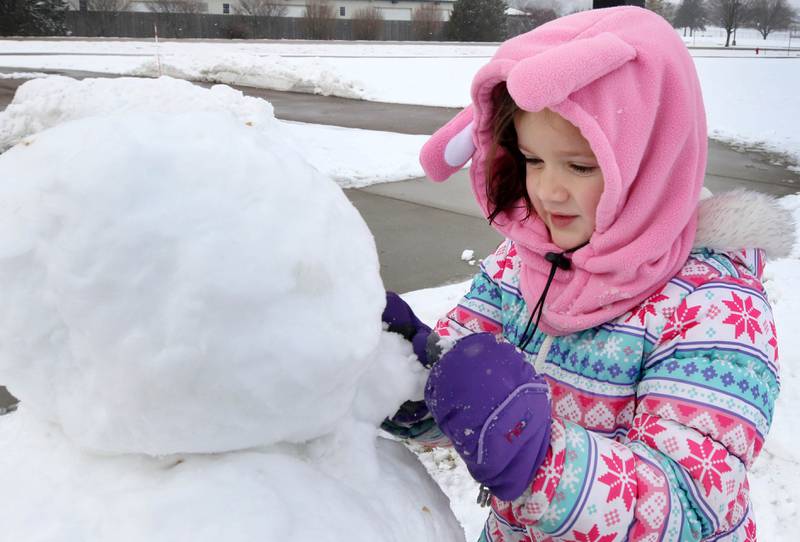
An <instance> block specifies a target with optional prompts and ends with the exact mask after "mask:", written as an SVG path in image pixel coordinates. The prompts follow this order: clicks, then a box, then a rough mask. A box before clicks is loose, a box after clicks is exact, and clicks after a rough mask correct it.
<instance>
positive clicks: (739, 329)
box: [722, 292, 763, 344]
mask: <svg viewBox="0 0 800 542" xmlns="http://www.w3.org/2000/svg"><path fill="white" fill-rule="evenodd" d="M722 302H723V303H724V304H725V306H726V307H728V308H729V309H730V310H731V314H730V316H728V317H727V318H726V319H725V320H723V321H722V323H723V324H730V325H732V326H734V332H735V333H736V338H737V339H738V338H739V337H740V336H741V335H742V333H745V332H747V336H748V337H750V342H751V343H753V344H755V342H756V333H763V332H762V331H761V326H760V325H759V324H758V317H759V316H761V311H760V310H758V309H757V308H755V307H754V306H753V298H752V297H750V296H745V298H744V299H742V298H741V297H739V296H738V295H736V292H731V301H727V300H723V301H722Z"/></svg>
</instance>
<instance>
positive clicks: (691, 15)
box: [672, 0, 708, 36]
mask: <svg viewBox="0 0 800 542" xmlns="http://www.w3.org/2000/svg"><path fill="white" fill-rule="evenodd" d="M707 22H708V10H707V9H706V5H705V4H704V3H703V1H702V0H683V1H682V2H681V4H680V5H679V6H678V9H677V10H675V15H674V16H673V18H672V26H674V27H675V28H683V35H684V36H685V35H686V29H687V28H688V29H689V35H690V36H691V35H692V34H694V31H695V30H705V28H706V23H707Z"/></svg>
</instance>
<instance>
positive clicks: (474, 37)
mask: <svg viewBox="0 0 800 542" xmlns="http://www.w3.org/2000/svg"><path fill="white" fill-rule="evenodd" d="M506 8H507V6H506V3H505V1H504V0H456V3H455V4H453V13H452V14H451V15H450V20H449V21H448V23H447V39H449V40H452V41H503V40H504V39H505V38H506V35H507V29H506Z"/></svg>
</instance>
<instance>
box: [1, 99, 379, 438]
mask: <svg viewBox="0 0 800 542" xmlns="http://www.w3.org/2000/svg"><path fill="white" fill-rule="evenodd" d="M0 284H2V285H3V286H2V288H3V292H4V294H3V303H0V382H2V384H5V385H7V386H8V387H9V389H10V390H11V391H12V393H14V394H15V395H17V396H18V397H19V398H20V399H21V400H22V401H23V403H24V404H25V405H26V407H27V408H29V409H30V410H31V411H34V412H36V413H37V414H38V415H39V416H43V417H44V418H46V419H49V420H52V421H55V422H57V423H59V424H60V425H61V426H63V428H64V431H65V433H66V434H67V435H68V436H69V437H70V438H71V439H73V441H75V442H76V443H78V444H79V445H81V446H84V447H86V448H90V449H94V450H99V451H104V452H145V453H148V454H169V453H177V452H219V451H225V450H236V449H243V448H248V447H253V446H259V445H265V444H270V443H274V442H278V441H303V440H306V439H310V438H313V437H316V436H319V435H322V434H324V433H326V432H328V431H330V430H331V428H332V427H333V426H334V425H335V424H336V423H337V422H338V421H339V420H341V419H342V418H343V417H344V416H346V415H347V413H348V411H349V409H351V407H352V404H353V401H354V396H355V393H356V383H357V381H358V380H359V378H360V377H361V375H362V374H363V373H364V372H365V370H366V367H367V366H368V365H369V363H370V361H371V359H370V358H371V356H372V353H373V351H374V350H375V348H376V347H377V345H378V341H379V337H380V334H381V328H380V312H381V309H382V306H383V303H384V296H383V287H382V284H381V280H380V277H379V274H378V261H377V256H376V251H375V246H374V241H373V239H372V236H371V234H370V232H369V231H368V229H367V227H366V225H365V224H364V222H363V221H362V219H361V217H360V216H359V215H358V213H357V212H356V210H355V209H354V208H353V207H352V206H351V204H350V203H349V202H348V201H347V199H346V198H345V196H344V195H343V194H342V192H341V190H340V189H339V188H338V187H337V186H336V185H335V184H334V183H333V182H331V181H330V180H329V179H327V178H325V177H324V176H322V175H321V174H319V173H318V172H317V171H316V170H315V169H313V168H312V167H311V166H309V165H307V164H306V162H305V161H304V160H303V159H302V157H301V156H299V155H298V154H297V153H296V152H295V151H294V150H293V149H292V148H290V147H289V146H287V145H286V143H285V141H283V140H282V138H281V134H280V132H279V131H273V132H262V131H260V130H259V131H256V130H255V129H253V128H250V127H249V126H247V125H246V123H244V122H242V121H241V120H238V119H236V118H235V117H233V116H231V115H230V114H227V113H212V112H195V113H191V114H162V113H136V114H120V115H116V116H113V115H112V116H108V117H102V118H101V117H92V118H86V119H83V120H78V121H73V122H68V123H65V124H61V125H59V126H57V127H55V128H52V129H49V130H46V131H44V132H41V133H39V134H36V135H33V136H29V137H27V138H26V139H24V140H23V141H22V142H20V143H19V144H18V145H16V146H15V147H13V148H12V149H10V150H9V151H7V152H6V153H4V154H2V155H0Z"/></svg>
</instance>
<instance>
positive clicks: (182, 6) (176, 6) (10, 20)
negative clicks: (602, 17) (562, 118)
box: [0, 0, 797, 47]
mask: <svg viewBox="0 0 800 542" xmlns="http://www.w3.org/2000/svg"><path fill="white" fill-rule="evenodd" d="M79 2H80V11H81V12H99V13H102V14H104V15H103V17H106V18H110V17H114V15H115V14H117V13H122V12H126V11H128V10H129V8H130V6H131V4H132V0H79ZM569 5H570V2H564V1H563V0H511V6H509V5H508V4H506V2H505V0H457V1H456V2H455V3H454V5H453V11H452V13H451V15H450V19H449V20H448V21H446V22H445V21H444V20H443V16H442V11H441V10H440V9H438V8H437V7H435V5H434V4H433V3H431V4H423V5H421V6H419V7H417V8H416V9H415V10H414V11H413V13H412V16H411V21H410V24H411V33H412V36H411V37H412V39H415V40H431V39H437V40H438V39H445V40H453V41H502V40H504V39H506V38H508V37H510V36H513V35H517V34H521V33H523V32H526V31H528V30H530V29H532V28H534V27H536V26H539V25H540V24H543V23H545V22H547V21H550V20H552V19H555V18H557V17H559V16H561V15H566V14H567V12H568V8H569ZM147 6H148V9H150V11H152V12H154V13H160V14H195V15H198V16H202V15H203V14H204V12H205V11H206V10H207V7H206V6H207V4H205V3H204V2H202V1H201V0H152V1H150V2H148V3H147ZM231 7H232V8H233V13H234V14H237V15H240V16H242V17H240V20H242V21H243V22H241V23H237V24H235V25H231V26H230V28H229V29H228V36H227V37H230V38H248V37H258V36H259V35H261V34H262V33H263V32H259V27H260V26H262V27H263V26H264V25H269V24H270V23H271V21H275V20H276V19H281V18H285V17H286V16H287V7H286V6H285V5H282V4H276V3H275V0H238V1H232V2H231ZM646 7H647V8H648V9H650V10H652V11H654V12H656V13H658V14H659V15H661V16H662V17H664V18H665V19H667V20H668V21H670V23H671V24H672V25H673V26H674V27H675V28H682V29H683V30H684V35H686V33H687V32H688V33H689V35H693V33H694V32H696V31H697V30H705V28H706V27H707V26H718V27H721V28H723V29H725V31H726V34H727V37H726V41H725V46H726V47H728V46H729V45H731V44H732V45H736V43H735V33H736V30H737V28H743V27H747V28H754V29H756V30H758V31H759V32H760V33H761V35H762V36H763V38H764V39H767V36H769V34H770V33H771V32H773V31H776V30H786V29H789V28H791V27H792V25H794V24H796V22H797V13H796V10H795V9H794V8H792V6H790V5H789V4H788V3H787V0H681V2H680V3H679V4H677V5H676V4H673V3H671V2H669V1H668V0H647V1H646ZM66 11H67V4H66V1H65V0H0V35H65V34H66V33H67V27H66V25H65V22H64V21H65V14H66ZM336 15H337V13H336V7H335V5H334V4H333V3H331V1H330V0H308V1H307V3H306V4H305V8H304V12H303V14H302V16H301V19H302V28H303V35H304V37H305V38H307V39H320V40H324V39H333V37H334V28H335V25H336V19H337V16H336ZM101 18H102V17H101ZM383 23H384V17H383V14H382V12H381V11H380V9H378V8H377V7H375V6H370V5H366V6H365V7H363V8H360V9H358V10H356V12H355V13H354V14H353V16H352V17H351V24H352V39H357V40H377V39H382V37H383V36H382V31H383V28H384V24H383ZM98 24H100V25H101V26H103V25H104V23H103V21H100V22H99V23H98ZM106 26H110V25H107V24H106ZM101 34H102V32H101ZM732 36H733V37H734V39H733V43H731V41H732V40H731V37H732Z"/></svg>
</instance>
